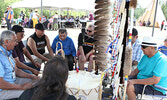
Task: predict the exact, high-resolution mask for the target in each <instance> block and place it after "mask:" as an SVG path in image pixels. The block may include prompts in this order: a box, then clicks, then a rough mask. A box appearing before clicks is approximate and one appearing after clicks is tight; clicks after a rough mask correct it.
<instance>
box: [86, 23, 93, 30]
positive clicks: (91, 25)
mask: <svg viewBox="0 0 167 100" xmlns="http://www.w3.org/2000/svg"><path fill="white" fill-rule="evenodd" d="M89 27H92V28H93V30H94V28H95V26H94V25H93V24H90V25H89V26H88V27H87V29H88V28H89Z"/></svg>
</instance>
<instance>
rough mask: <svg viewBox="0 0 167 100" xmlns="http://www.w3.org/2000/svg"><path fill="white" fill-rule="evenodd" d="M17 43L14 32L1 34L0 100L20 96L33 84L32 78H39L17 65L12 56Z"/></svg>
mask: <svg viewBox="0 0 167 100" xmlns="http://www.w3.org/2000/svg"><path fill="white" fill-rule="evenodd" d="M16 44H17V38H16V35H15V33H14V32H12V31H3V32H2V33H1V34H0V100H8V99H12V98H18V97H19V96H20V95H21V94H22V92H23V91H24V90H25V89H27V88H30V87H31V86H32V83H30V82H32V79H33V80H34V79H38V77H37V76H35V75H31V74H27V73H25V72H23V71H22V70H20V69H18V68H17V67H16V64H15V61H14V59H13V58H12V50H13V49H14V46H15V45H16Z"/></svg>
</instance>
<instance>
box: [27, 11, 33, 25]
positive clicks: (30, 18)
mask: <svg viewBox="0 0 167 100" xmlns="http://www.w3.org/2000/svg"><path fill="white" fill-rule="evenodd" d="M32 17H33V12H32V10H31V11H30V17H29V22H28V27H29V28H31V22H32Z"/></svg>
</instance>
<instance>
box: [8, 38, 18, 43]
mask: <svg viewBox="0 0 167 100" xmlns="http://www.w3.org/2000/svg"><path fill="white" fill-rule="evenodd" d="M9 41H13V40H12V39H9ZM14 42H15V43H18V40H17V39H16V40H14Z"/></svg>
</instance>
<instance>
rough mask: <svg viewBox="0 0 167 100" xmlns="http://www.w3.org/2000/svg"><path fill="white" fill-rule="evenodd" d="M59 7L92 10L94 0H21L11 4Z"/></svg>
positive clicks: (14, 5) (16, 5)
mask: <svg viewBox="0 0 167 100" xmlns="http://www.w3.org/2000/svg"><path fill="white" fill-rule="evenodd" d="M41 1H42V8H46V9H47V8H54V9H55V8H60V9H75V10H88V11H92V10H94V6H95V3H94V2H95V1H94V0H23V1H20V2H16V3H13V4H12V7H13V8H34V9H35V8H41Z"/></svg>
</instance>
